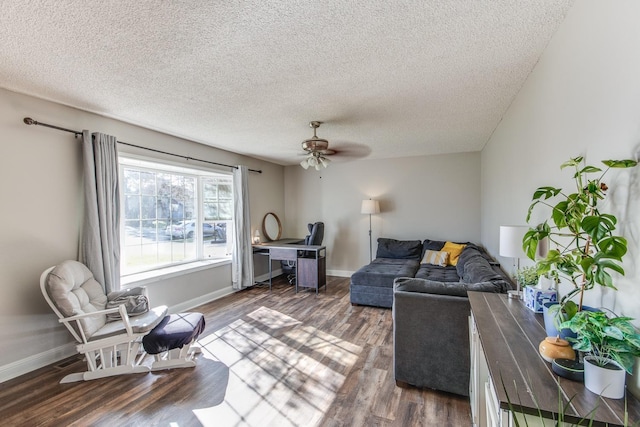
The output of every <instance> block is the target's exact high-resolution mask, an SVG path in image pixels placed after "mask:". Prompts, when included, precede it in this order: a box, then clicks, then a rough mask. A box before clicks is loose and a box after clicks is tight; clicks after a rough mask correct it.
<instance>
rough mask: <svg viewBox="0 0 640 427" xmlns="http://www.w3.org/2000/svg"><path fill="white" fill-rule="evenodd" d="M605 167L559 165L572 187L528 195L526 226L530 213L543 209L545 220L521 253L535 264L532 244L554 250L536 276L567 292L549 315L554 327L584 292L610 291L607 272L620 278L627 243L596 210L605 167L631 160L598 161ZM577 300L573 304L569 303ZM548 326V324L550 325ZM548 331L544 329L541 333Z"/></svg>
mask: <svg viewBox="0 0 640 427" xmlns="http://www.w3.org/2000/svg"><path fill="white" fill-rule="evenodd" d="M602 163H603V164H604V165H605V166H606V168H605V169H604V170H603V169H601V168H599V167H596V166H591V165H585V164H584V159H583V158H582V157H575V158H572V159H569V160H568V161H567V162H565V163H563V164H562V165H561V166H560V168H561V169H564V168H573V169H574V174H573V181H574V188H573V189H572V191H570V192H565V191H563V190H562V189H561V188H555V187H540V188H538V189H537V190H536V191H535V192H534V194H533V199H532V200H533V201H532V203H531V205H530V206H529V211H528V213H527V222H529V220H530V219H531V215H532V212H533V211H534V209H538V208H539V207H543V206H544V207H546V208H548V209H549V210H550V214H549V217H548V219H546V220H545V221H544V222H542V223H541V224H539V225H538V226H536V227H535V228H531V229H530V230H529V231H528V232H527V233H526V234H525V236H524V238H523V249H524V251H525V253H526V254H527V256H528V257H529V258H531V259H532V260H535V256H536V250H537V248H538V245H539V244H540V243H541V242H542V241H543V240H545V239H548V240H549V242H550V244H551V245H553V246H554V248H553V249H550V250H549V251H548V253H547V255H546V257H545V258H543V259H541V260H538V261H537V263H536V266H537V270H538V274H540V275H547V276H548V277H553V278H554V279H559V278H564V279H565V280H566V281H568V282H570V283H571V284H573V289H572V290H571V291H570V292H568V293H567V294H566V295H564V296H563V297H562V299H561V300H560V307H558V308H557V309H556V310H555V313H556V314H555V315H554V316H553V318H555V319H554V321H552V323H555V325H556V326H558V325H559V323H560V322H561V321H562V319H561V318H562V317H563V316H561V314H560V313H562V314H563V315H564V317H565V319H566V318H567V317H571V316H572V315H573V314H575V313H577V312H579V311H581V310H582V308H583V298H584V292H585V291H587V290H589V289H592V288H593V287H594V286H595V285H601V286H604V287H608V288H612V289H616V287H615V285H614V284H613V278H612V277H611V273H612V272H615V273H619V274H621V275H624V270H623V268H622V265H621V263H622V258H623V257H624V255H625V254H626V253H627V241H626V239H625V238H624V237H622V236H618V235H615V234H614V231H615V229H616V224H617V222H618V220H617V218H616V217H615V216H614V215H612V214H608V213H603V212H601V211H600V209H599V206H598V205H599V203H600V202H601V201H602V200H604V199H605V196H606V192H607V190H608V186H607V185H606V184H605V183H604V182H603V178H604V176H605V175H606V173H607V172H608V171H609V169H611V168H630V167H634V166H636V165H637V164H638V162H636V161H635V160H604V161H603V162H602ZM575 296H578V302H577V303H576V302H574V301H573V300H572V298H573V297H575ZM551 326H553V325H551ZM547 329H548V330H549V329H550V328H547Z"/></svg>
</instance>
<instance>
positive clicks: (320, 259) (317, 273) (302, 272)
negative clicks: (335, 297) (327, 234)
mask: <svg viewBox="0 0 640 427" xmlns="http://www.w3.org/2000/svg"><path fill="white" fill-rule="evenodd" d="M299 242H300V239H282V240H277V241H274V242H268V243H259V244H256V245H253V250H254V253H256V252H258V253H260V252H262V253H265V254H267V255H268V256H269V280H268V282H267V283H268V284H269V290H271V284H272V279H273V276H272V266H271V261H295V262H296V293H297V292H298V287H301V288H314V289H315V290H316V294H317V293H318V290H319V289H320V288H321V287H322V286H324V287H325V289H326V286H327V249H326V246H321V245H301V244H299Z"/></svg>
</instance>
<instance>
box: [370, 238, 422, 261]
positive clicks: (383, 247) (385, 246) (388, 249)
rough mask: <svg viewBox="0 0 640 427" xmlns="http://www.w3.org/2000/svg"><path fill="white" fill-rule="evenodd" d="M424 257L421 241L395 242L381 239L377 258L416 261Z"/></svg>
mask: <svg viewBox="0 0 640 427" xmlns="http://www.w3.org/2000/svg"><path fill="white" fill-rule="evenodd" d="M421 255H422V242H420V240H395V239H387V238H384V237H380V238H379V239H378V250H377V251H376V258H393V259H416V260H420V256H421Z"/></svg>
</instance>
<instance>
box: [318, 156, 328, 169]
mask: <svg viewBox="0 0 640 427" xmlns="http://www.w3.org/2000/svg"><path fill="white" fill-rule="evenodd" d="M318 159H319V160H320V163H322V166H324V167H325V169H326V168H327V166H329V163H330V162H331V160H329V158H328V157H324V156H320V157H318Z"/></svg>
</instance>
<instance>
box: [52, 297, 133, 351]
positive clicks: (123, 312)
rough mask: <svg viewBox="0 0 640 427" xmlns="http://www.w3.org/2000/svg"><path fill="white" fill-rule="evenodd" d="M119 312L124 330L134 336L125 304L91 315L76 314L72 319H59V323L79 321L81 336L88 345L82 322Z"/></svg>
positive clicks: (94, 312)
mask: <svg viewBox="0 0 640 427" xmlns="http://www.w3.org/2000/svg"><path fill="white" fill-rule="evenodd" d="M116 312H119V313H120V317H121V318H122V322H123V324H124V328H125V330H126V331H127V335H129V336H131V335H133V329H132V328H131V322H130V321H129V314H128V313H127V307H126V306H125V305H124V304H120V305H119V306H117V307H113V308H107V309H104V310H98V311H93V312H91V313H82V314H76V315H74V316H71V317H65V318H62V319H58V322H60V323H71V322H73V321H77V322H78V330H79V331H80V334H81V335H82V340H83V341H84V342H85V343H86V342H87V337H86V336H85V334H84V330H83V329H82V325H81V324H80V320H82V319H84V318H85V317H92V316H96V315H102V314H105V315H106V314H109V313H116Z"/></svg>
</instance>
